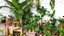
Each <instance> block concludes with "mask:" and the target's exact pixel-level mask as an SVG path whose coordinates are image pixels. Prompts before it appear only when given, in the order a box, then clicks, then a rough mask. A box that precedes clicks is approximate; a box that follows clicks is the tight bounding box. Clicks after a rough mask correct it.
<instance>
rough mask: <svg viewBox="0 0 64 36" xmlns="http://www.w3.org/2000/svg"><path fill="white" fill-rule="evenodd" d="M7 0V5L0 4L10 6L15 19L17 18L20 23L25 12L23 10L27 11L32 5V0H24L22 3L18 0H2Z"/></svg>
mask: <svg viewBox="0 0 64 36" xmlns="http://www.w3.org/2000/svg"><path fill="white" fill-rule="evenodd" d="M4 1H6V2H7V4H8V5H9V6H0V8H2V7H7V8H10V9H11V11H12V12H13V14H14V16H15V19H16V20H19V21H20V22H21V23H22V17H23V15H24V14H25V13H24V12H27V10H28V9H30V8H31V7H32V0H25V1H23V2H22V3H19V0H11V1H12V2H11V1H9V0H4Z"/></svg>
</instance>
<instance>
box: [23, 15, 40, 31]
mask: <svg viewBox="0 0 64 36" xmlns="http://www.w3.org/2000/svg"><path fill="white" fill-rule="evenodd" d="M39 19H40V16H34V17H33V18H31V20H29V24H27V25H26V26H24V28H25V29H28V30H36V31H38V30H39V25H38V24H37V22H38V21H39Z"/></svg>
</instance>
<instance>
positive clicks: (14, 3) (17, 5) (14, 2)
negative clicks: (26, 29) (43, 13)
mask: <svg viewBox="0 0 64 36" xmlns="http://www.w3.org/2000/svg"><path fill="white" fill-rule="evenodd" d="M12 3H13V5H14V6H15V7H16V8H18V9H20V6H19V4H18V2H16V1H15V0H12Z"/></svg>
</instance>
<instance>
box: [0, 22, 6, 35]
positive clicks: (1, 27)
mask: <svg viewBox="0 0 64 36" xmlns="http://www.w3.org/2000/svg"><path fill="white" fill-rule="evenodd" d="M0 29H4V35H5V24H2V23H1V24H0ZM0 35H2V33H1V32H0Z"/></svg>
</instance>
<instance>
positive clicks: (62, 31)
mask: <svg viewBox="0 0 64 36" xmlns="http://www.w3.org/2000/svg"><path fill="white" fill-rule="evenodd" d="M57 30H58V32H59V36H62V35H64V28H63V27H62V26H57Z"/></svg>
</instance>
